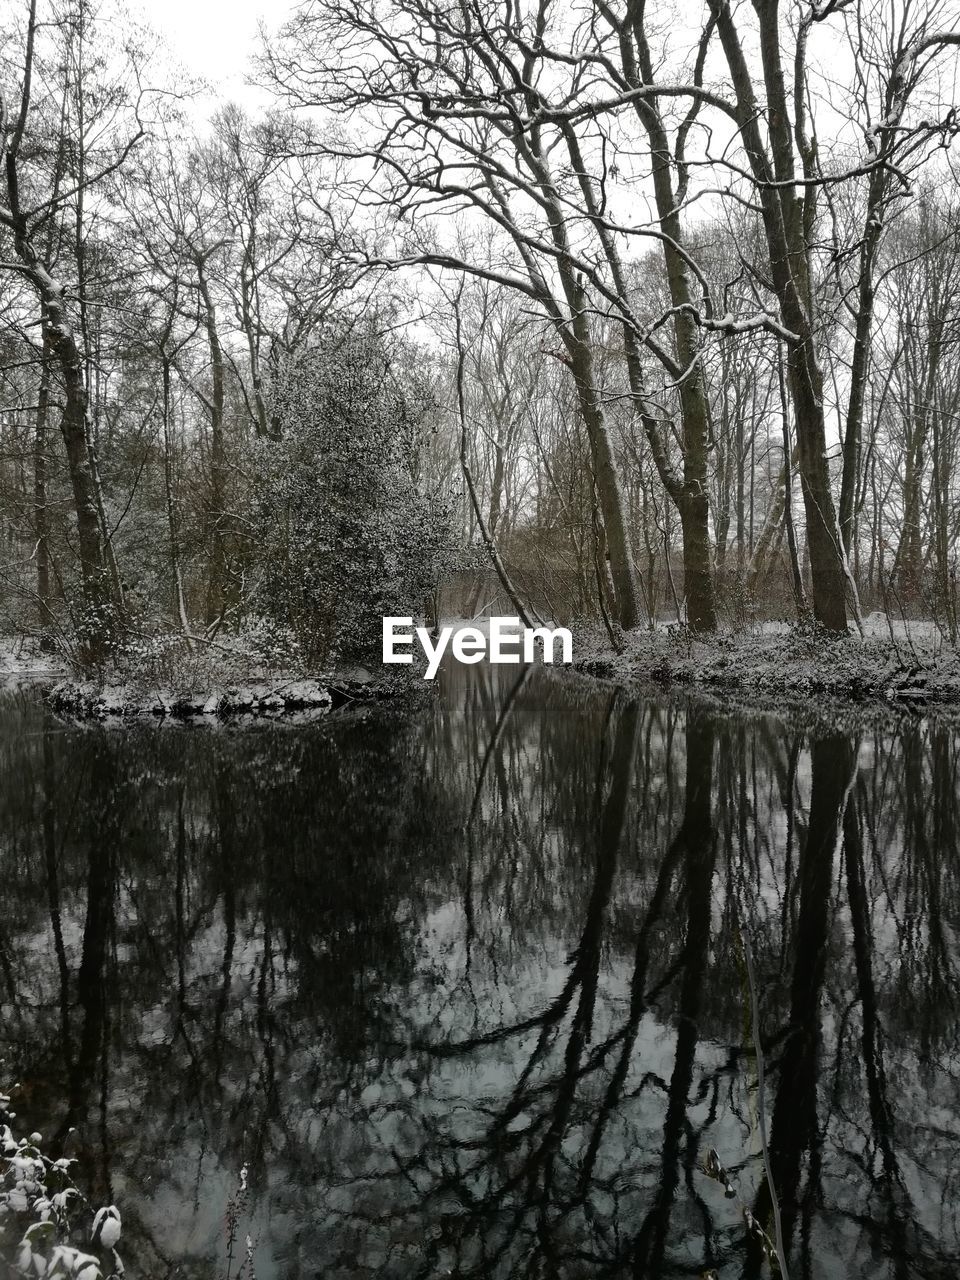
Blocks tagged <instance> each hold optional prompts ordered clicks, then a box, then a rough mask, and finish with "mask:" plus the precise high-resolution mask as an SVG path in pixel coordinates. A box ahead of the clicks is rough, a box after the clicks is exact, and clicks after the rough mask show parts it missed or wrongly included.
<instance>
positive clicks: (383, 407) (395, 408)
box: [258, 330, 449, 664]
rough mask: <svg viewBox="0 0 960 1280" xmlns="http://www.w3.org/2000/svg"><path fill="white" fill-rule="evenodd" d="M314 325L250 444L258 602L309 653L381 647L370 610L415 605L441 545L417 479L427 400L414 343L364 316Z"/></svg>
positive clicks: (441, 519)
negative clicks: (406, 344) (347, 323)
mask: <svg viewBox="0 0 960 1280" xmlns="http://www.w3.org/2000/svg"><path fill="white" fill-rule="evenodd" d="M325 337H326V339H327V340H326V341H325V342H324V343H323V344H322V345H318V346H314V347H311V348H310V349H309V350H307V351H305V352H303V353H301V354H300V355H298V356H297V357H295V358H293V359H291V360H290V361H289V363H288V364H287V366H286V367H285V368H284V369H283V370H282V373H281V376H280V377H279V378H278V380H277V383H276V385H275V388H274V393H273V400H274V418H275V421H276V422H277V423H278V425H279V427H280V431H281V434H282V438H281V439H280V440H279V441H263V442H262V446H261V453H260V455H259V471H260V484H259V492H260V507H259V517H258V527H259V533H260V538H259V545H260V548H261V552H262V554H263V556H264V565H263V576H262V587H261V592H262V602H263V605H264V606H265V608H264V611H265V612H266V613H268V614H269V616H271V617H272V618H274V619H275V620H276V621H277V622H278V623H280V624H282V625H283V626H285V627H289V628H290V629H291V630H292V632H293V634H294V636H295V638H296V642H297V645H298V647H299V650H300V651H301V652H302V654H303V656H304V658H305V659H306V660H307V661H308V662H310V663H314V664H317V663H320V664H323V663H326V662H327V661H328V660H329V659H330V658H331V657H333V656H338V657H344V658H347V659H362V658H363V657H364V656H366V655H367V654H369V653H372V652H376V651H378V650H379V647H380V643H381V621H380V619H381V617H383V616H384V615H387V614H419V613H421V612H422V610H423V606H424V602H425V600H426V598H427V597H428V595H429V594H430V593H431V591H432V589H433V587H434V584H435V582H436V580H437V577H438V574H439V571H440V568H441V562H442V559H443V555H444V553H445V551H446V548H447V547H448V545H449V518H448V510H447V507H446V504H445V502H444V501H443V499H442V498H441V499H438V495H436V494H428V493H427V492H425V488H424V484H423V481H422V473H423V468H422V465H421V463H422V452H423V448H424V442H425V437H426V435H427V433H428V432H429V431H430V430H431V424H432V423H434V422H435V420H436V417H437V407H436V405H435V403H433V401H432V399H431V396H430V393H429V389H428V388H426V387H425V386H422V385H418V382H417V377H416V373H415V369H414V365H415V357H414V355H413V353H411V352H410V351H409V350H407V349H405V348H400V349H399V350H395V351H393V352H391V351H389V350H388V349H387V348H386V346H385V345H384V343H383V341H382V339H380V338H379V337H378V336H377V335H376V334H375V333H374V332H373V331H372V330H353V331H351V332H348V333H333V332H331V333H329V334H327V335H325ZM260 603H261V601H260V599H258V607H259V605H260Z"/></svg>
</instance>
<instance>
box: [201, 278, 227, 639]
mask: <svg viewBox="0 0 960 1280" xmlns="http://www.w3.org/2000/svg"><path fill="white" fill-rule="evenodd" d="M197 283H198V288H199V291H200V298H201V301H202V302H203V317H204V326H205V328H206V331H207V345H208V347H209V351H210V376H211V381H212V384H213V385H212V391H211V396H210V400H209V401H208V408H209V411H210V484H209V489H208V494H207V519H208V528H209V533H210V571H209V576H208V578H207V600H206V609H205V619H204V620H205V622H206V624H207V626H208V627H210V626H215V625H216V624H217V623H218V622H219V620H220V619H221V618H222V617H223V612H224V608H225V607H226V591H225V583H224V577H225V570H226V555H225V545H224V528H223V524H224V504H225V489H226V483H225V481H226V453H225V449H224V439H223V409H224V358H223V348H222V347H221V345H220V333H219V330H218V328H217V312H216V307H215V306H214V303H213V298H212V296H211V294H210V286H209V283H208V281H207V277H206V272H205V269H204V263H203V260H202V258H198V260H197Z"/></svg>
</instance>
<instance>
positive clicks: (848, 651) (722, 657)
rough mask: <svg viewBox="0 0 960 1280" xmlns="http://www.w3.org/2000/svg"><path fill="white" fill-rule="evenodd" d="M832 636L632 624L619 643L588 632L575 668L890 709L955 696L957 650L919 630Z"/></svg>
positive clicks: (719, 691) (959, 673) (958, 699)
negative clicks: (702, 633) (703, 632)
mask: <svg viewBox="0 0 960 1280" xmlns="http://www.w3.org/2000/svg"><path fill="white" fill-rule="evenodd" d="M900 631H901V633H900V634H899V635H898V634H897V633H896V632H895V633H894V634H893V635H892V636H891V635H889V634H888V635H886V636H884V635H881V634H871V630H870V628H865V635H864V636H863V637H860V636H859V635H849V636H831V635H829V634H827V633H824V632H822V631H818V632H815V631H812V630H806V629H802V628H797V627H788V626H784V627H782V628H774V627H770V628H763V629H761V630H758V631H755V632H738V633H727V634H722V633H721V634H717V635H713V636H709V637H699V636H694V635H691V634H689V633H686V632H681V631H678V630H677V629H666V630H664V629H661V630H656V631H652V632H633V633H631V634H629V635H627V636H625V637H624V641H623V644H624V647H623V650H622V652H620V653H617V652H615V651H614V650H613V648H612V646H611V645H610V644H609V643H608V642H606V640H605V638H604V639H603V640H601V639H600V638H599V637H595V638H594V639H593V641H592V643H591V642H588V643H587V644H585V645H581V646H580V648H579V650H578V651H577V652H576V653H575V655H574V661H573V667H574V669H576V670H578V671H581V672H583V673H584V674H586V675H594V676H598V677H601V678H603V679H607V680H613V681H616V682H618V683H622V684H627V685H637V684H640V685H642V684H647V685H655V686H657V687H658V688H661V689H662V688H670V687H678V688H684V689H688V690H690V691H691V692H694V691H697V690H702V691H703V692H705V693H710V694H713V695H716V696H721V697H722V696H724V695H726V694H729V695H737V696H738V697H740V698H747V699H749V698H751V697H756V698H758V699H760V700H766V699H770V698H785V699H791V700H810V699H821V698H829V699H832V700H838V701H844V702H849V703H854V704H864V703H874V704H879V703H882V704H885V705H887V706H890V707H892V708H904V707H916V708H926V707H930V706H957V705H960V652H958V651H957V650H956V649H953V648H951V647H950V646H949V645H947V644H944V643H943V642H941V641H940V640H939V639H938V638H936V637H934V636H931V635H930V634H929V633H928V632H926V631H925V630H923V631H922V630H921V629H919V628H918V629H917V630H916V631H915V632H911V631H910V630H908V629H905V628H902V627H901V629H900Z"/></svg>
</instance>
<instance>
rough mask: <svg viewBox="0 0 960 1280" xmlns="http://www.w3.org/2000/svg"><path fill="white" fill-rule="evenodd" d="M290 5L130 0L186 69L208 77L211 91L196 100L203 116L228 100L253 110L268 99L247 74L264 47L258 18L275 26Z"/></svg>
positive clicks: (252, 0) (253, 0) (250, 0)
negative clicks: (249, 80) (247, 79)
mask: <svg viewBox="0 0 960 1280" xmlns="http://www.w3.org/2000/svg"><path fill="white" fill-rule="evenodd" d="M291 7H292V0H291V3H289V4H288V3H287V0H274V2H273V3H272V4H271V3H270V0H132V3H131V4H130V6H129V11H130V13H131V16H133V15H135V14H138V13H139V14H142V15H143V18H144V20H145V25H146V26H147V27H150V28H152V29H153V30H154V31H155V32H156V33H157V34H158V35H159V36H160V37H161V38H162V40H163V42H164V44H165V45H166V46H167V48H168V49H169V53H170V55H171V57H172V58H173V60H175V62H177V63H179V64H181V65H182V67H183V69H184V70H185V71H187V72H188V73H189V74H190V75H193V76H197V77H200V78H203V79H204V80H207V81H209V82H210V84H211V93H210V96H209V97H207V98H206V99H205V100H202V101H200V102H198V103H197V116H198V119H200V120H203V119H205V118H207V117H209V116H210V115H211V114H212V113H213V112H214V111H215V110H216V108H217V106H218V105H221V104H222V103H223V102H225V101H233V102H238V103H240V104H241V105H243V106H246V107H248V108H250V109H251V110H254V109H256V108H257V107H258V106H266V105H268V104H269V102H270V101H271V99H270V97H269V95H267V94H265V93H264V92H263V91H262V90H258V89H255V88H252V87H251V86H249V85H245V84H244V77H245V76H246V75H248V74H249V73H250V70H251V68H250V60H251V58H252V57H253V55H254V54H255V53H257V52H258V50H259V48H260V39H259V35H258V27H259V23H260V22H261V21H263V22H265V23H266V26H267V28H268V30H272V29H275V28H276V27H278V26H279V25H280V24H281V23H282V22H283V20H284V18H285V17H286V14H287V12H288V10H289V8H291Z"/></svg>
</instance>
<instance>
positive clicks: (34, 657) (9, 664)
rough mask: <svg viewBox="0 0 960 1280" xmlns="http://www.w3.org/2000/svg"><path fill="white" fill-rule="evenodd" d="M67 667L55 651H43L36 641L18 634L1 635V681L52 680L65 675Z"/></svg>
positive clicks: (13, 682)
mask: <svg viewBox="0 0 960 1280" xmlns="http://www.w3.org/2000/svg"><path fill="white" fill-rule="evenodd" d="M65 672H66V667H65V666H64V664H63V662H62V661H61V660H60V658H59V657H58V656H57V655H56V654H55V653H41V652H40V649H39V647H38V646H37V645H36V643H35V642H34V641H32V640H30V639H23V638H21V637H18V636H0V682H3V683H7V684H16V683H19V682H21V681H25V680H50V679H56V678H59V677H61V676H63V675H64V674H65Z"/></svg>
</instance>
